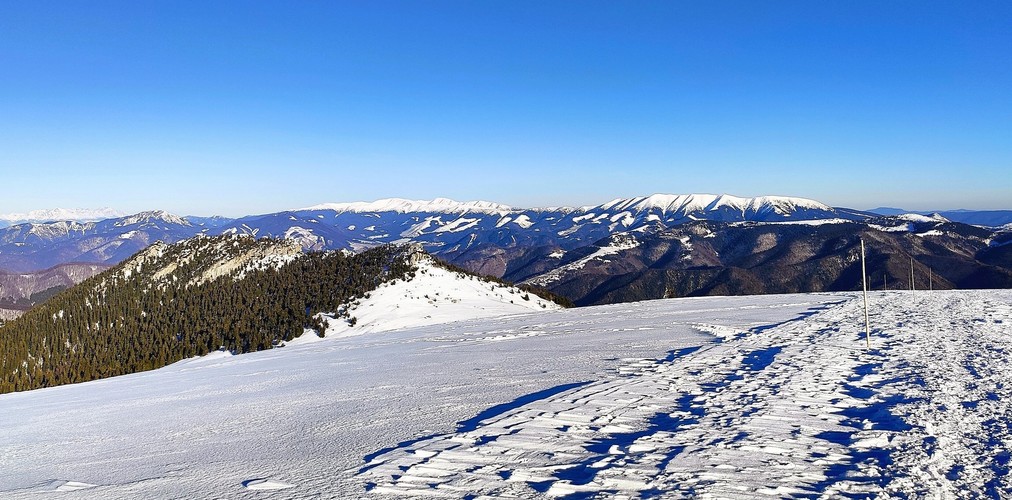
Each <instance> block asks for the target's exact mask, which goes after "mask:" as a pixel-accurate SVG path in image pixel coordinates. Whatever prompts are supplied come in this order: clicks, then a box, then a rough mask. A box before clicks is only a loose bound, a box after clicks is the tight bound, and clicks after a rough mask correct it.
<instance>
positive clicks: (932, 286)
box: [928, 267, 935, 291]
mask: <svg viewBox="0 0 1012 500" xmlns="http://www.w3.org/2000/svg"><path fill="white" fill-rule="evenodd" d="M933 274H934V273H933V272H932V271H931V268H930V267H929V268H928V291H934V289H935V283H934V276H933Z"/></svg>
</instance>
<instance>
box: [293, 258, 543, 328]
mask: <svg viewBox="0 0 1012 500" xmlns="http://www.w3.org/2000/svg"><path fill="white" fill-rule="evenodd" d="M415 266H416V267H417V271H416V272H415V274H414V275H413V276H409V277H408V278H407V279H404V280H394V281H392V282H386V283H383V284H381V285H380V286H379V287H377V288H376V289H375V290H374V291H372V292H370V293H369V296H368V297H364V298H361V299H358V300H355V301H354V302H353V303H351V304H348V307H347V309H346V310H345V311H343V312H345V313H346V315H347V316H349V317H350V318H354V319H353V320H350V319H349V320H342V319H340V318H338V315H337V314H334V313H331V314H324V315H323V317H324V318H325V319H327V323H328V324H329V327H328V328H327V330H326V336H327V337H333V336H340V337H346V336H350V335H359V334H363V333H372V332H384V331H390V330H399V329H403V328H413V327H421V326H428V325H434V324H441V323H451V322H456V321H466V320H474V319H480V318H488V317H493V316H495V317H505V316H510V315H515V314H523V313H530V312H534V311H554V310H558V309H562V306H559V305H558V304H555V303H554V302H551V301H549V300H546V299H543V298H541V297H539V296H537V295H534V294H531V293H529V292H526V291H524V290H521V289H519V288H517V287H515V286H508V285H504V284H501V283H496V282H495V281H490V280H486V279H483V278H480V277H477V276H474V275H465V274H461V273H458V272H456V271H451V270H449V269H446V268H445V267H443V266H440V265H438V264H437V263H436V262H435V261H434V260H433V259H432V257H431V256H428V255H424V256H422V257H421V258H420V259H419V260H417V262H416V263H415ZM303 335H304V336H309V338H312V337H313V336H314V335H315V332H313V331H312V330H307V331H306V333H305V334H303Z"/></svg>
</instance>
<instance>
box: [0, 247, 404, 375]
mask: <svg viewBox="0 0 1012 500" xmlns="http://www.w3.org/2000/svg"><path fill="white" fill-rule="evenodd" d="M286 244H289V243H285V242H281V241H278V240H268V239H260V240H257V239H253V238H248V237H235V236H220V237H198V238H194V239H191V240H187V241H184V242H182V243H179V244H176V245H172V246H165V245H161V246H160V247H158V248H157V249H153V247H149V249H147V250H145V251H142V252H141V253H139V254H138V255H137V256H135V257H133V258H131V259H129V260H127V261H126V262H124V263H122V264H120V265H119V266H116V267H114V268H112V269H109V270H108V271H106V272H104V273H101V274H99V275H97V276H94V277H92V278H89V279H88V280H86V281H84V282H82V283H81V284H79V285H78V286H75V287H73V288H70V289H68V290H65V291H63V292H60V293H58V294H57V295H56V296H54V297H52V298H51V299H49V300H48V301H46V302H45V303H43V304H40V305H38V306H36V307H35V308H33V309H31V310H29V311H28V312H26V313H25V314H24V315H22V316H21V317H20V318H18V319H16V320H13V321H9V322H7V323H6V324H4V325H2V326H0V356H2V358H0V393H6V392H12V391H23V390H29V389H36V388H40V387H49V386H55V385H60V384H66V383H75V382H83V381H87V380H94V379H98V378H104V377H111V376H116V375H123V374H127V373H133V372H137V371H143V370H151V369H155V368H159V367H162V366H165V365H168V364H170V363H173V362H176V361H179V360H182V359H185V358H188V357H191V356H200V355H204V354H207V353H209V352H211V351H215V350H218V349H226V350H229V351H232V352H234V353H246V352H252V351H259V350H262V349H269V348H271V347H274V346H277V345H279V344H280V343H282V342H284V341H288V340H291V339H292V338H294V337H296V336H298V335H301V334H302V333H303V331H304V330H305V329H306V328H313V329H318V330H320V331H322V329H323V328H324V325H323V323H322V321H321V320H319V319H318V318H317V317H316V315H317V313H321V312H335V311H340V310H342V308H341V306H342V305H343V304H347V303H349V302H350V301H353V300H355V299H356V298H360V297H363V296H365V295H366V294H367V293H368V292H369V291H371V290H374V289H375V288H376V287H377V286H379V285H380V284H381V283H383V282H385V281H389V280H393V279H399V278H400V279H404V278H411V277H413V273H414V267H413V266H412V265H411V263H410V262H409V259H408V257H407V252H406V251H405V249H404V248H402V247H395V246H383V247H377V248H374V249H371V250H368V251H365V252H362V253H358V254H353V255H349V254H345V253H343V252H325V253H309V254H299V255H298V256H294V257H292V258H290V259H288V260H287V261H286V260H285V259H284V258H278V259H276V260H275V261H276V262H277V264H274V265H251V266H249V265H248V266H239V267H237V268H236V269H232V270H230V271H227V272H224V273H223V274H222V275H220V276H217V277H216V278H213V279H204V278H205V277H206V276H207V274H208V272H209V270H211V269H212V268H214V266H216V265H219V266H220V264H221V263H222V262H227V261H229V259H233V260H234V259H236V258H239V257H241V256H243V255H250V254H251V252H252V253H256V254H257V255H270V254H271V252H272V249H280V248H281V247H282V246H283V245H286ZM156 245H160V244H156ZM257 252H259V253H257Z"/></svg>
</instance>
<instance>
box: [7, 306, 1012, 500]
mask: <svg viewBox="0 0 1012 500" xmlns="http://www.w3.org/2000/svg"><path fill="white" fill-rule="evenodd" d="M860 306H861V301H860V299H859V296H858V295H854V294H818V295H778V296H760V297H712V298H699V299H670V300H660V301H650V302H641V303H635V304H621V305H612V306H600V307H591V308H581V309H570V310H564V311H544V312H533V313H530V314H525V315H513V316H510V317H508V318H506V319H501V318H487V319H480V320H473V321H460V322H455V323H450V324H443V325H430V326H425V327H415V328H408V329H403V330H397V331H389V332H384V333H371V334H368V335H358V336H353V337H346V338H337V337H335V338H330V337H328V338H326V339H321V340H319V341H317V342H312V343H304V344H301V345H294V346H288V347H285V348H282V349H276V350H271V351H265V352H259V353H254V354H248V355H243V356H226V355H218V356H215V355H212V356H208V357H205V358H200V359H194V360H188V361H184V362H180V363H177V364H175V365H172V366H169V367H166V368H163V369H161V370H156V371H152V372H147V373H141V374H134V375H129V376H124V377H117V378H114V379H107V380H102V381H96V382H90V383H85V384H78V385H72V386H64V387H56V388H50V389H43V390H37V391H31V392H26V393H18V394H8V395H3V396H0V428H2V429H3V431H2V432H0V497H2V498H37V497H44V498H271V499H274V498H349V497H362V496H366V497H387V496H392V497H397V496H408V497H417V496H427V495H435V496H443V497H465V496H468V497H472V498H474V497H480V496H482V495H487V496H514V497H523V498H526V497H556V496H566V495H571V496H572V497H574V498H586V497H601V498H611V497H631V498H641V497H650V496H670V497H676V498H678V497H722V498H757V497H786V496H792V495H802V496H819V495H820V494H821V495H824V496H827V497H834V498H835V497H840V496H856V497H864V496H868V495H875V494H878V493H886V494H890V495H895V496H899V497H932V496H935V497H942V498H946V497H947V498H955V497H966V496H971V497H972V496H987V497H1000V496H1008V495H1009V493H1010V492H1012V484H1010V480H1009V478H1008V467H1009V461H1010V454H1009V450H1010V446H1012V408H1010V406H1009V401H1012V385H1010V384H1008V383H1007V382H1006V379H1007V373H1008V371H1009V370H1008V358H1009V356H1010V354H1012V336H1010V333H1012V326H1010V321H1012V291H972V292H970V291H960V292H955V291H954V292H931V293H928V292H916V293H915V294H911V293H910V292H881V293H875V294H873V295H872V306H873V309H872V316H871V320H872V325H873V338H872V343H873V350H872V351H871V352H865V351H864V349H863V347H864V340H863V337H862V335H860V333H861V331H860V330H861V325H862V324H863V317H862V316H861V315H860ZM56 492H58V493H56Z"/></svg>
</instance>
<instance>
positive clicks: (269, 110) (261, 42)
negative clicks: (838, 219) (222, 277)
mask: <svg viewBox="0 0 1012 500" xmlns="http://www.w3.org/2000/svg"><path fill="white" fill-rule="evenodd" d="M1010 26H1012V2H1008V1H1004V0H1003V1H975V2H932V1H924V0H921V1H911V2H901V1H885V2H883V1H874V2H857V1H847V2H810V1H804V2H755V1H741V2H675V1H657V2H632V1H629V2H614V1H606V2H594V1H584V0H581V1H557V2H545V1H518V0H509V1H462V2H449V1H421V0H419V1H411V2H387V1H375V0H369V1H346V2H340V1H333V0H328V1H321V2H312V1H298V2H288V1H278V2H252V1H243V2H207V1H199V2H184V1H166V2H159V1H141V2H138V1H123V2H108V1H88V2H82V1H64V2H54V1H44V0H41V1H24V2H3V3H2V4H0V68H2V70H0V180H2V183H3V186H4V189H3V193H4V194H3V196H2V198H0V213H7V212H15V211H25V210H30V209H36V208H51V207H96V206H112V207H114V208H118V209H121V210H124V211H139V210H144V209H152V208H161V209H166V210H170V211H173V212H176V213H181V214H201V215H209V214H212V213H218V214H224V215H232V216H235V215H241V214H247V213H265V212H272V211H277V210H281V209H286V208H296V207H301V206H306V205H311V204H316V203H321V202H328V201H356V200H373V199H376V198H385V197H406V198H417V199H423V198H424V199H428V198H434V197H439V196H444V197H450V198H455V199H460V200H473V199H487V200H491V201H498V202H501V203H507V204H512V205H516V206H543V205H566V204H594V203H600V202H604V201H607V200H609V199H611V198H615V197H627V196H635V195H646V194H651V193H655V192H663V193H691V192H708V193H730V194H736V195H741V196H752V195H760V194H784V195H793V196H803V197H809V198H815V199H818V200H820V201H823V202H826V203H830V204H833V205H841V206H850V207H854V208H871V207H874V206H879V205H891V206H900V207H904V208H908V209H950V208H974V209H986V208H1005V209H1012V29H1010Z"/></svg>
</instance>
